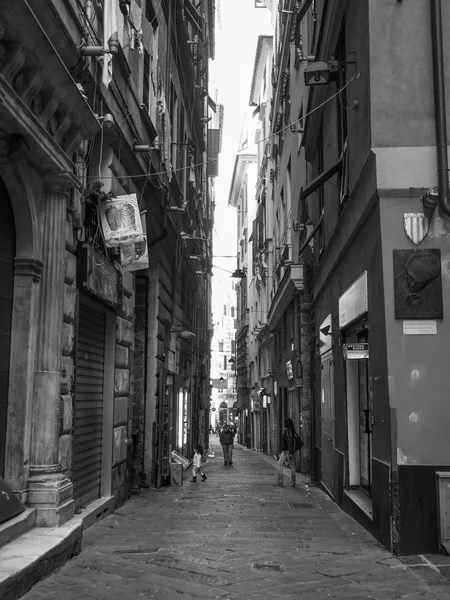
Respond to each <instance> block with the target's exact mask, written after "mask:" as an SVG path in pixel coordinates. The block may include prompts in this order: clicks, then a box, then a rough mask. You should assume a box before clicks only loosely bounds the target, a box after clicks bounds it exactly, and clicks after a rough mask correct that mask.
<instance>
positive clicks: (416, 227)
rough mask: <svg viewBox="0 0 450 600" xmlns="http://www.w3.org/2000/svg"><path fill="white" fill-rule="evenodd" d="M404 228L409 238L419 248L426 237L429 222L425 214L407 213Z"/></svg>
mask: <svg viewBox="0 0 450 600" xmlns="http://www.w3.org/2000/svg"><path fill="white" fill-rule="evenodd" d="M403 227H404V229H405V233H406V235H407V236H408V238H409V239H410V240H411V241H412V242H413V243H414V244H415V245H416V246H417V245H418V244H420V242H421V241H422V240H423V239H424V238H425V237H426V235H427V233H428V228H429V222H428V219H427V218H426V216H425V215H424V214H423V213H405V214H404V215H403Z"/></svg>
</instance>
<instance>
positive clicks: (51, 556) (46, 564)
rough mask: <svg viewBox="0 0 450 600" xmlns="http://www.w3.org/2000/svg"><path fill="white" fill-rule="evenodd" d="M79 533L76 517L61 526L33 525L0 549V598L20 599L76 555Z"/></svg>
mask: <svg viewBox="0 0 450 600" xmlns="http://www.w3.org/2000/svg"><path fill="white" fill-rule="evenodd" d="M22 514H23V515H24V514H25V513H22ZM20 516H22V515H20ZM82 536H83V519H82V518H80V517H75V518H73V519H71V520H70V521H68V522H67V523H64V525H61V526H60V527H34V528H33V529H30V530H29V531H26V533H22V535H19V536H18V537H16V538H15V539H13V540H12V541H10V542H9V543H7V544H6V545H4V546H3V547H2V548H0V598H1V599H2V600H15V599H16V598H20V597H21V596H22V595H23V594H25V593H26V592H27V591H28V590H29V589H30V588H31V587H32V586H33V585H34V584H35V583H37V581H39V580H40V579H42V578H43V577H46V576H47V575H49V574H50V573H52V572H53V571H54V570H55V569H56V568H57V567H59V566H60V565H62V564H63V563H65V562H66V561H67V560H69V559H70V558H71V557H72V556H74V555H76V554H78V553H79V552H80V550H81V540H82Z"/></svg>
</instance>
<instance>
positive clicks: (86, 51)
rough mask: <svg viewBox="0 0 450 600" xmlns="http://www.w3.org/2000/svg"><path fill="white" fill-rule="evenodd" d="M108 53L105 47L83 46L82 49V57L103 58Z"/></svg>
mask: <svg viewBox="0 0 450 600" xmlns="http://www.w3.org/2000/svg"><path fill="white" fill-rule="evenodd" d="M107 53H108V52H107V51H106V50H105V49H104V48H103V46H81V48H80V54H81V56H103V55H104V54H107Z"/></svg>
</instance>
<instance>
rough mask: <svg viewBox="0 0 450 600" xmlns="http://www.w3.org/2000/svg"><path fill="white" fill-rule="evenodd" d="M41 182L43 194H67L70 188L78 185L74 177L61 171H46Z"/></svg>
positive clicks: (68, 172) (67, 172)
mask: <svg viewBox="0 0 450 600" xmlns="http://www.w3.org/2000/svg"><path fill="white" fill-rule="evenodd" d="M42 181H43V183H44V192H59V193H61V194H68V192H69V190H70V189H71V188H74V187H78V185H79V181H78V178H77V176H76V175H74V174H73V173H71V172H70V171H63V170H54V171H47V172H46V173H44V175H43V177H42Z"/></svg>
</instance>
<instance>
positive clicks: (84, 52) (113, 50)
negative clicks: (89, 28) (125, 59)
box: [80, 33, 119, 56]
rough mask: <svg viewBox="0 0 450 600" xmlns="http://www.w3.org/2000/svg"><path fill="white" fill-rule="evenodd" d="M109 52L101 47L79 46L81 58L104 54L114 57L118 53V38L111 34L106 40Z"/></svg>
mask: <svg viewBox="0 0 450 600" xmlns="http://www.w3.org/2000/svg"><path fill="white" fill-rule="evenodd" d="M108 47H109V50H105V49H104V48H103V46H84V45H83V46H81V47H80V54H81V56H103V55H104V54H111V55H115V54H117V53H118V52H119V37H118V35H117V33H116V34H113V35H112V36H111V37H110V38H109V40H108Z"/></svg>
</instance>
